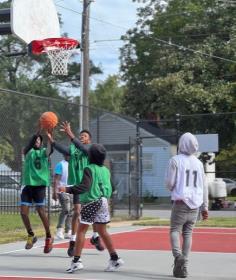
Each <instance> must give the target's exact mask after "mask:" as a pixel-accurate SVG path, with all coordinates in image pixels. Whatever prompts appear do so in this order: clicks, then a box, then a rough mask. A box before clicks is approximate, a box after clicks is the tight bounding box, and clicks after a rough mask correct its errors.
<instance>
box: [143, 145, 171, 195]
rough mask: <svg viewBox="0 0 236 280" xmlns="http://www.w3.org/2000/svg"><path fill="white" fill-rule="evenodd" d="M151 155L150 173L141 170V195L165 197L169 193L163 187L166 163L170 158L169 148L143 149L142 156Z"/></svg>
mask: <svg viewBox="0 0 236 280" xmlns="http://www.w3.org/2000/svg"><path fill="white" fill-rule="evenodd" d="M147 153H148V154H150V153H152V158H153V169H152V171H145V170H143V180H142V193H143V196H145V195H151V196H154V197H167V196H169V195H170V194H169V192H168V190H167V189H166V187H165V183H164V179H165V172H166V167H167V164H168V161H169V159H170V157H171V152H170V149H169V146H163V147H144V148H143V156H145V154H147Z"/></svg>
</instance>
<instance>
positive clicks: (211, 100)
mask: <svg viewBox="0 0 236 280" xmlns="http://www.w3.org/2000/svg"><path fill="white" fill-rule="evenodd" d="M143 2H145V3H146V5H145V6H144V7H142V8H140V9H139V19H138V21H137V26H136V27H135V28H133V29H132V30H129V31H128V32H127V34H126V35H125V36H124V37H123V39H125V40H127V44H125V46H124V47H123V48H122V51H121V71H122V73H123V76H122V77H123V79H124V81H125V82H126V83H127V90H126V93H125V96H124V99H123V104H122V106H123V108H124V110H125V111H126V113H129V114H131V115H135V113H137V112H139V113H141V116H142V117H147V116H148V114H149V113H150V108H151V111H152V112H155V113H156V114H158V115H161V116H162V117H163V118H167V117H170V116H174V115H175V114H176V113H180V114H193V113H211V112H212V113H213V112H217V111H222V110H228V111H230V110H234V109H235V94H234V92H235V83H234V82H235V78H236V77H235V67H236V55H235V54H236V48H235V44H234V43H233V41H234V38H235V27H236V23H235V20H234V18H235V15H236V9H235V8H232V7H230V8H229V7H228V6H223V7H222V6H219V5H217V1H213V0H199V1H191V0H172V1H166V2H167V4H166V5H163V1H157V0H156V1H155V0H144V1H143ZM204 54H206V55H204ZM221 58H223V59H221ZM177 108H178V109H177ZM176 109H177V110H178V111H177V110H176Z"/></svg>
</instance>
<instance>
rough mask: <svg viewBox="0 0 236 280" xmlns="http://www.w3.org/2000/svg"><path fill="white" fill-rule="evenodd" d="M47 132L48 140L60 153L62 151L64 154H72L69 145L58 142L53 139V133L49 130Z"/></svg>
mask: <svg viewBox="0 0 236 280" xmlns="http://www.w3.org/2000/svg"><path fill="white" fill-rule="evenodd" d="M46 134H47V137H48V140H49V142H50V143H51V146H52V147H53V148H55V149H56V150H57V151H58V152H59V153H61V154H63V155H67V156H69V155H70V149H69V148H68V147H67V146H65V145H62V144H59V143H57V142H56V141H55V140H54V139H53V136H52V133H50V132H49V131H46Z"/></svg>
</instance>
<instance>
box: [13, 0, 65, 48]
mask: <svg viewBox="0 0 236 280" xmlns="http://www.w3.org/2000/svg"><path fill="white" fill-rule="evenodd" d="M11 29H12V33H13V34H15V35H16V36H17V37H18V38H19V39H21V40H22V41H24V42H25V43H26V44H29V43H30V42H31V41H33V40H43V39H46V38H58V37H60V24H59V19H58V15H57V11H56V7H55V5H54V2H53V0H12V4H11Z"/></svg>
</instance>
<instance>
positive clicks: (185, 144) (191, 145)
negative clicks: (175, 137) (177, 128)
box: [178, 132, 198, 155]
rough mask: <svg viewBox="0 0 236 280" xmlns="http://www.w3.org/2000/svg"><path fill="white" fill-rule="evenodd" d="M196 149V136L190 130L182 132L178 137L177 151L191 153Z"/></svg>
mask: <svg viewBox="0 0 236 280" xmlns="http://www.w3.org/2000/svg"><path fill="white" fill-rule="evenodd" d="M197 151H198V141H197V138H196V137H195V136H194V135H193V134H192V133H190V132H186V133H184V134H183V135H182V136H181V137H180V139H179V146H178V153H179V154H185V155H192V154H194V153H196V152H197Z"/></svg>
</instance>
